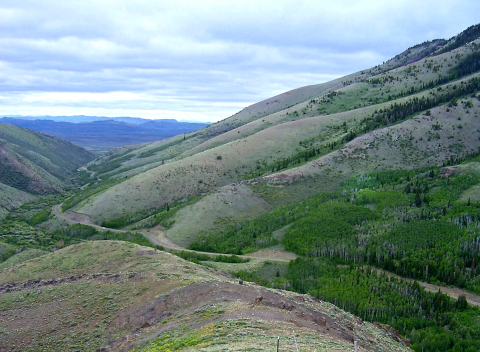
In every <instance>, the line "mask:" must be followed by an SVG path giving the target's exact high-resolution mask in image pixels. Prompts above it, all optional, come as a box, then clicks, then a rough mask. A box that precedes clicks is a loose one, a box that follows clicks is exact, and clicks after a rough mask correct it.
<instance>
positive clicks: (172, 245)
mask: <svg viewBox="0 0 480 352" xmlns="http://www.w3.org/2000/svg"><path fill="white" fill-rule="evenodd" d="M60 207H61V204H57V205H54V206H53V208H52V210H53V213H54V214H55V216H56V217H58V218H60V219H63V220H65V221H66V222H67V223H69V224H83V225H89V226H92V227H94V228H96V229H98V230H104V231H107V230H108V231H111V232H115V233H125V232H128V231H126V230H118V229H111V228H106V227H103V226H100V225H97V224H94V223H93V222H92V220H91V219H90V217H89V216H88V215H85V214H80V213H76V212H74V211H67V212H66V213H63V212H61V211H60ZM138 232H139V233H141V234H142V235H143V236H145V237H146V238H148V239H149V240H150V241H152V242H153V243H154V244H156V245H159V246H162V247H164V248H166V249H169V250H173V251H186V252H192V253H199V254H206V255H210V256H217V255H219V253H210V252H200V251H194V250H191V249H187V248H185V247H182V246H180V245H179V244H178V243H176V242H174V241H173V240H171V239H170V238H168V237H167V236H166V234H165V231H163V230H161V227H160V226H155V227H153V228H152V229H149V230H143V231H138ZM239 257H240V258H246V259H251V260H254V261H256V262H265V261H276V262H284V263H289V262H290V260H292V259H295V258H296V256H295V255H294V254H291V253H288V254H287V253H285V252H282V251H258V252H255V253H252V254H251V255H239Z"/></svg>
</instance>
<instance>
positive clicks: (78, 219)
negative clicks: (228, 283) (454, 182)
mask: <svg viewBox="0 0 480 352" xmlns="http://www.w3.org/2000/svg"><path fill="white" fill-rule="evenodd" d="M60 206H61V204H57V205H55V206H54V207H53V213H54V214H55V216H57V217H59V218H61V219H63V220H65V221H66V222H68V223H69V224H84V225H89V226H92V227H94V228H96V229H99V230H108V231H112V232H116V233H124V232H127V231H125V230H117V229H110V228H105V227H102V226H99V225H97V224H94V223H93V222H92V220H91V219H90V218H89V217H88V216H87V215H85V214H80V213H76V212H71V211H70V212H67V213H62V212H60ZM139 232H140V233H141V234H142V235H143V236H145V237H146V238H148V239H149V240H150V241H152V242H153V243H155V244H157V245H159V246H163V247H164V248H166V249H169V250H173V251H187V252H194V253H200V254H207V255H210V256H217V255H218V253H209V252H199V251H194V250H191V249H186V248H184V247H182V246H180V245H179V244H178V243H176V242H174V241H172V240H171V239H170V238H168V237H167V236H166V234H165V231H163V230H162V229H161V227H160V226H156V227H154V228H152V229H150V230H148V231H146V230H144V231H139ZM239 257H240V258H247V259H251V260H254V261H256V262H264V261H277V262H284V263H288V262H290V260H293V259H295V258H296V256H295V255H294V254H292V253H287V252H283V251H275V250H263V251H258V252H255V253H252V254H250V255H239ZM377 270H378V271H379V272H383V273H385V274H387V275H390V276H395V277H397V278H399V279H400V278H401V277H400V276H397V275H395V274H392V273H390V272H386V271H384V270H380V269H377ZM401 279H403V280H407V281H413V280H410V279H405V278H401ZM417 282H418V284H419V285H420V286H422V287H424V288H425V290H427V291H429V292H437V291H438V290H440V291H442V292H443V293H444V294H446V295H448V296H450V297H451V298H453V299H458V297H459V296H460V295H464V296H465V297H466V298H467V302H468V303H469V304H471V305H473V306H477V307H480V295H477V294H475V293H472V292H469V291H465V290H462V289H460V288H456V287H445V286H439V285H432V284H429V283H427V282H422V281H417Z"/></svg>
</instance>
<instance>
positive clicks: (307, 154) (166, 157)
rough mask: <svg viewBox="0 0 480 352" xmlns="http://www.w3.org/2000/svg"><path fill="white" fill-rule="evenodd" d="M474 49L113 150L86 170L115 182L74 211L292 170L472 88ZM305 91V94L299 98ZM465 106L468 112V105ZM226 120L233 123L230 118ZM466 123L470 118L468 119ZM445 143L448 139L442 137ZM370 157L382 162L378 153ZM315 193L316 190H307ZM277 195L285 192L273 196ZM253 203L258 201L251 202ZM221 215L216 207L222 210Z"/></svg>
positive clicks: (129, 205)
mask: <svg viewBox="0 0 480 352" xmlns="http://www.w3.org/2000/svg"><path fill="white" fill-rule="evenodd" d="M479 48H480V41H479V40H477V41H475V42H472V43H469V44H467V45H465V46H461V47H458V48H456V49H454V50H453V51H451V52H446V53H443V54H440V55H436V56H431V57H426V58H423V59H421V60H420V61H417V62H414V63H412V64H409V65H406V66H400V67H397V66H396V65H393V66H394V67H395V68H394V69H392V70H390V71H388V72H382V73H377V72H379V71H382V67H383V68H385V67H387V65H391V63H388V62H387V63H386V64H385V65H383V66H382V67H380V68H379V67H376V68H374V69H371V70H365V71H362V72H360V73H358V74H354V75H351V76H350V77H344V78H342V79H339V80H336V81H333V82H331V83H330V84H324V85H323V86H322V87H321V88H319V87H320V86H318V87H317V86H315V87H317V88H313V87H305V88H304V89H305V92H307V93H308V94H307V93H305V94H303V93H302V94H300V93H299V92H303V88H302V89H300V90H297V91H292V92H287V93H285V94H283V95H281V96H280V97H282V98H279V97H274V98H272V99H273V100H272V99H270V100H267V101H264V102H261V103H258V104H255V105H254V106H252V107H249V108H247V109H244V111H242V112H240V113H239V114H237V115H234V116H232V117H230V118H228V119H226V120H223V121H221V122H219V123H217V124H214V125H211V126H208V127H207V128H205V129H202V130H200V131H196V132H194V133H193V134H191V135H185V136H178V137H175V138H174V139H172V140H167V141H161V142H158V143H155V144H151V145H144V146H139V147H134V148H131V149H122V150H120V151H116V152H113V153H111V154H110V155H107V156H105V158H103V159H99V160H97V161H96V163H95V165H94V167H93V169H92V170H93V171H95V172H97V174H98V175H100V177H102V175H106V176H111V177H114V178H117V180H118V181H117V184H116V185H113V186H112V187H110V188H108V189H105V190H103V191H102V192H97V193H96V194H95V195H93V196H92V197H90V198H88V199H86V200H84V201H83V203H80V204H79V205H78V206H77V208H76V211H79V212H82V213H85V214H87V215H89V216H90V217H92V219H93V220H94V221H96V222H97V223H101V222H103V221H109V220H112V219H118V218H125V217H130V216H131V215H132V214H135V213H138V212H141V211H145V209H150V208H155V209H160V208H161V207H165V206H166V205H167V204H170V205H171V204H172V203H178V202H185V201H187V200H188V201H190V200H191V198H192V197H196V196H206V195H208V194H209V192H211V191H213V190H219V189H220V188H222V187H224V186H227V185H229V184H232V183H236V182H240V181H244V180H251V179H255V178H262V177H269V176H270V175H271V174H275V173H278V171H279V170H280V169H282V170H283V169H290V171H289V172H290V173H292V172H293V173H294V172H295V171H293V170H296V169H292V168H295V167H296V165H300V164H305V162H311V161H312V159H318V158H326V159H328V158H333V157H334V155H335V153H338V151H336V150H337V149H338V148H340V147H341V146H343V145H344V144H345V143H347V142H349V141H351V140H353V139H355V138H357V140H361V136H362V135H363V134H365V133H366V132H369V133H370V132H371V131H372V129H378V128H381V127H383V126H387V125H392V124H395V123H400V122H402V123H404V122H405V121H404V120H405V119H407V120H408V119H410V118H411V116H413V115H415V114H419V113H422V112H425V111H426V110H427V109H428V107H434V106H437V105H441V104H443V105H446V104H448V103H449V101H450V100H451V99H453V98H455V97H457V96H458V97H463V96H464V95H465V94H466V93H465V92H466V90H465V89H466V88H465V87H466V86H467V85H471V81H472V79H473V78H474V77H477V76H478V74H477V73H476V72H478V56H479ZM428 50H432V48H431V47H429V48H428ZM475 60H476V61H475ZM469 87H470V86H469ZM333 88H335V89H333ZM469 89H470V88H469ZM468 92H469V93H468V94H467V95H469V96H470V95H471V93H472V94H473V95H474V93H475V90H471V89H470V90H468ZM297 94H300V95H299V96H301V98H299V97H297V98H295V99H297V100H298V101H300V102H298V103H296V104H292V105H290V102H291V101H290V100H288V99H290V98H289V97H292V96H296V95H297ZM306 96H309V97H310V98H309V99H306V100H305V99H304V98H305V97H306ZM275 99H276V100H277V101H283V102H284V103H282V104H284V105H282V104H280V105H279V106H278V107H277V108H274V107H270V105H272V104H273V102H275ZM279 99H280V100H279ZM281 99H284V100H281ZM416 100H418V101H419V102H420V103H417V102H416ZM473 100H475V99H473ZM425 102H427V103H425ZM267 103H268V104H267ZM405 104H410V105H411V107H409V108H408V109H404V111H402V112H401V114H400V115H398V116H397V115H395V117H394V116H393V115H391V116H390V115H389V114H391V113H390V110H391V109H393V108H394V107H396V106H399V105H400V106H401V105H405ZM422 104H423V105H422ZM471 104H474V103H473V102H472V103H471ZM255 106H256V107H255ZM419 106H420V107H421V106H425V107H424V108H419ZM254 107H255V108H254ZM261 107H264V108H265V115H263V113H260V111H262V108H261ZM267 107H268V108H267ZM472 108H473V109H476V107H474V106H473V107H472ZM254 112H255V113H254ZM255 116H257V117H258V118H257V117H255ZM235 119H237V120H235ZM234 120H235V121H237V122H239V121H241V123H240V122H239V124H237V122H235V123H234ZM472 123H473V125H475V122H474V121H472ZM227 125H228V126H229V127H228V128H226V129H225V131H223V133H217V132H218V131H219V130H216V129H217V128H219V126H227ZM472 129H473V126H469V127H468V128H466V129H464V130H463V131H462V130H461V129H460V128H459V129H458V130H460V132H459V133H461V134H466V133H469V132H470V131H471V130H472ZM475 129H476V128H475ZM212 131H217V132H215V133H212ZM417 132H418V133H420V134H421V136H420V135H419V137H418V138H419V140H421V141H425V140H428V139H430V140H432V136H430V135H429V134H428V133H427V131H422V132H420V131H417ZM417 132H415V133H417ZM412 133H413V132H412ZM439 133H440V132H438V133H436V134H435V136H437V135H439V136H440V138H441V139H443V138H450V137H451V136H450V135H449V136H441V134H439ZM435 138H436V137H435ZM450 141H451V138H450V139H449V140H448V141H447V142H450ZM447 142H444V143H447ZM417 143H418V142H417ZM472 143H473V144H471V146H472V147H473V146H474V145H476V144H475V143H476V141H473V142H472ZM447 144H448V143H447ZM456 146H457V147H455V148H456V149H455V150H453V149H451V148H450V149H451V150H447V151H446V152H443V151H442V153H440V154H438V155H436V156H434V157H433V159H432V160H431V162H434V163H437V164H438V163H439V162H440V163H441V162H442V161H444V160H445V158H446V157H449V156H450V155H451V154H454V153H457V154H460V155H462V154H465V153H466V152H468V151H470V149H471V148H470V146H469V145H466V144H462V146H460V144H456ZM402 148H403V149H404V150H405V151H408V153H409V155H410V154H412V153H414V150H415V146H414V145H413V146H411V145H409V144H404V145H403V146H402ZM452 148H453V147H452ZM332 152H333V153H332ZM330 153H332V154H330ZM329 154H330V155H329ZM372 157H373V155H372ZM349 159H351V158H346V159H345V160H343V159H341V160H340V162H337V163H336V164H335V165H333V166H330V167H329V168H333V169H335V172H332V175H335V173H339V172H340V170H343V171H342V172H347V169H352V168H357V169H358V170H357V171H354V170H353V169H352V170H350V171H348V173H349V174H350V173H352V172H362V171H363V170H364V169H365V168H369V167H373V164H370V163H368V165H364V166H362V161H361V160H357V161H356V162H355V163H354V164H355V165H354V166H351V167H350V166H348V165H350V164H352V161H351V160H349ZM357 159H358V158H357ZM318 160H320V159H318ZM425 160H427V159H425V158H420V157H419V158H418V160H413V159H408V162H406V163H404V164H405V165H408V167H418V166H421V165H422V163H423V162H424V161H425ZM376 162H377V163H378V164H379V165H380V164H382V161H381V160H379V161H376ZM337 164H338V165H337ZM383 164H384V165H383V166H382V167H384V168H389V167H390V168H391V167H398V168H400V167H403V166H402V165H404V164H402V163H400V162H398V161H394V159H392V158H387V159H386V161H385V163H383ZM352 165H353V164H352ZM375 165H376V164H375ZM102 172H103V173H102ZM305 172H307V171H305ZM329 172H330V171H329ZM307 173H308V172H307ZM321 173H322V175H323V176H322V177H326V176H325V175H324V173H325V172H324V171H322V172H321ZM300 176H302V175H301V174H299V175H297V176H296V177H297V178H299V177H300ZM340 179H341V177H339V175H338V174H337V175H335V176H332V182H326V183H325V182H324V181H321V180H315V182H317V184H321V183H322V182H324V183H325V184H326V185H328V188H329V189H332V187H333V188H334V187H336V186H337V185H338V183H339V182H338V180H340ZM318 190H321V189H320V188H319V189H316V190H315V191H318ZM220 192H221V191H220ZM282 192H283V193H285V192H284V191H279V192H277V193H279V194H280V193H282ZM312 192H313V191H312ZM245 194H246V193H245ZM285 196H286V197H288V194H286V193H285ZM295 196H296V197H297V198H298V197H301V196H302V192H300V193H295ZM208 197H210V196H208ZM252 199H253V198H252ZM267 202H271V201H270V200H267ZM261 203H262V202H261V201H260V202H257V205H258V204H261ZM112 204H115V206H112ZM242 204H243V203H242ZM206 208H209V207H208V206H207V207H206ZM240 208H242V207H240ZM256 208H257V207H253V208H252V209H256ZM202 209H203V207H202ZM242 209H246V208H242ZM229 212H230V210H228V209H227V208H225V212H224V213H225V214H228V213H229ZM220 213H221V212H220ZM238 214H239V215H238V216H239V217H245V216H251V213H250V212H249V211H247V210H245V211H244V210H241V209H238ZM178 216H179V215H177V216H176V217H178ZM226 217H227V216H226ZM130 223H131V222H130Z"/></svg>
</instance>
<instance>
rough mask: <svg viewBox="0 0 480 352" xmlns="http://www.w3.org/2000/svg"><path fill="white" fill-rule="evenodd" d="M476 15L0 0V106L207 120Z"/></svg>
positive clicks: (369, 6) (443, 6) (448, 33)
mask: <svg viewBox="0 0 480 352" xmlns="http://www.w3.org/2000/svg"><path fill="white" fill-rule="evenodd" d="M479 14H480V1H478V0H472V1H466V0H465V1H462V0H458V1H451V0H449V1H443V0H440V1H439V0H436V1H433V0H432V1H431V0H422V1H418V0H415V1H413V0H412V1H401V0H397V1H390V0H381V1H359V0H356V1H343V0H336V1H331V0H329V1H319V0H317V1H301V0H295V1H280V0H277V1H260V0H256V1H245V0H236V1H205V0H203V1H198V0H197V1H179V0H176V1H159V0H153V1H150V0H135V1H134V0H129V1H122V0H112V1H106V0H94V1H93V0H92V1H90V0H79V1H76V0H68V1H63V0H58V1H44V0H31V1H23V0H15V1H10V0H0V114H2V115H97V116H136V117H144V118H175V119H178V120H195V121H210V122H214V121H218V120H221V119H224V118H226V117H228V116H230V115H232V114H233V113H235V112H237V111H239V110H241V109H242V108H244V107H245V106H248V105H250V104H252V103H255V102H257V101H260V100H263V99H266V98H269V97H271V96H273V95H275V94H279V93H282V92H284V91H287V90H290V89H294V88H298V87H300V86H305V85H310V84H317V83H321V82H325V81H328V80H331V79H334V78H337V77H340V76H343V75H346V74H349V73H353V72H356V71H359V70H362V69H366V68H369V67H372V66H375V65H377V64H380V63H382V62H383V61H386V60H388V59H390V58H391V57H393V56H395V55H396V54H399V53H401V52H402V51H404V50H405V49H407V48H408V47H409V46H412V45H415V44H419V43H422V42H424V41H426V40H432V39H436V38H449V37H452V36H453V35H456V34H458V33H459V32H461V31H462V30H464V29H466V28H467V27H469V26H471V25H473V24H477V22H480V17H479Z"/></svg>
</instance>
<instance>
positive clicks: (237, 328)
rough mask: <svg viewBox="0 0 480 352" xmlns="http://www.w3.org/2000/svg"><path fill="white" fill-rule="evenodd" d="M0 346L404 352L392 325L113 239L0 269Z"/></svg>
mask: <svg viewBox="0 0 480 352" xmlns="http://www.w3.org/2000/svg"><path fill="white" fill-rule="evenodd" d="M0 297H1V301H2V304H1V309H0V322H1V328H0V349H1V350H11V351H39V350H48V351H85V350H88V351H94V350H97V351H129V350H131V349H132V348H135V350H136V351H168V350H178V351H198V350H200V349H201V350H202V351H224V350H225V349H228V350H229V351H244V350H246V349H247V350H266V349H268V350H274V349H275V346H276V343H277V336H279V337H280V347H281V350H287V349H288V350H294V348H295V342H294V341H293V336H296V340H297V343H298V345H299V348H300V350H301V351H315V350H316V351H321V350H330V349H335V350H336V351H352V350H353V341H354V340H357V341H358V342H359V345H360V350H361V351H378V350H383V351H409V348H408V347H407V346H406V345H405V344H404V343H403V342H402V340H401V339H399V338H398V337H397V336H396V333H395V331H393V330H391V329H389V328H388V327H384V328H382V326H381V325H379V324H377V326H374V325H373V324H370V323H367V322H364V321H362V320H361V319H359V318H356V317H354V316H352V315H351V314H348V313H346V312H344V311H342V310H340V309H338V308H336V307H335V306H333V305H331V304H328V303H325V302H321V301H319V300H316V299H314V298H313V297H311V296H308V295H299V294H295V293H292V292H287V291H280V290H273V289H266V288H263V287H260V286H257V285H253V284H250V283H244V284H242V285H240V284H239V282H238V280H232V279H231V278H229V277H228V276H225V275H224V274H222V273H221V272H218V271H216V270H213V269H209V268H205V267H201V266H198V265H196V264H193V263H191V262H186V261H184V260H182V259H180V258H178V257H175V256H173V255H171V254H168V253H165V252H161V251H157V250H153V249H151V248H147V247H141V246H138V245H134V244H129V243H125V242H115V241H100V242H92V243H84V244H79V245H74V246H71V247H67V248H64V249H62V250H59V251H57V252H55V253H49V254H46V255H43V256H41V257H38V258H36V259H32V260H30V261H26V262H24V263H22V264H18V265H14V266H11V267H9V268H6V269H3V270H0Z"/></svg>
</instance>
